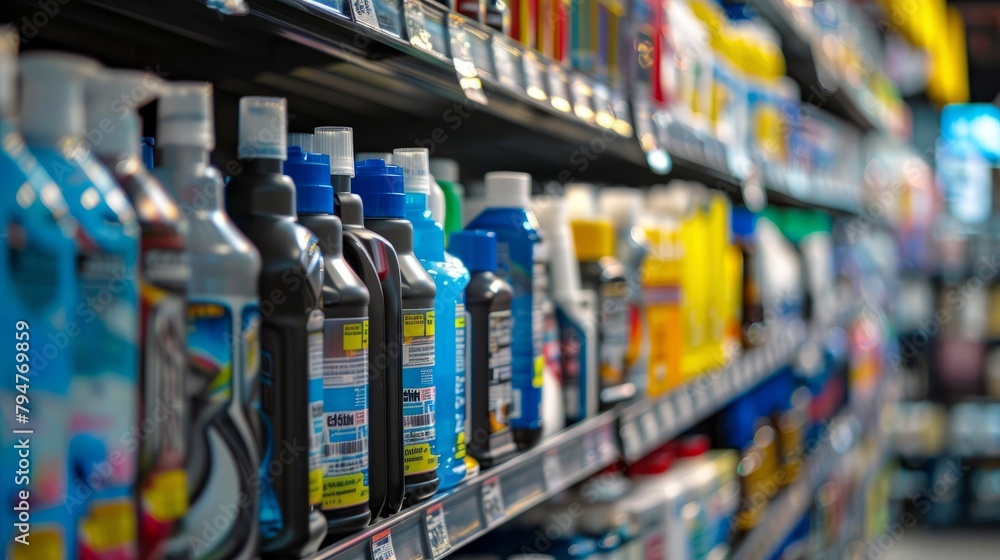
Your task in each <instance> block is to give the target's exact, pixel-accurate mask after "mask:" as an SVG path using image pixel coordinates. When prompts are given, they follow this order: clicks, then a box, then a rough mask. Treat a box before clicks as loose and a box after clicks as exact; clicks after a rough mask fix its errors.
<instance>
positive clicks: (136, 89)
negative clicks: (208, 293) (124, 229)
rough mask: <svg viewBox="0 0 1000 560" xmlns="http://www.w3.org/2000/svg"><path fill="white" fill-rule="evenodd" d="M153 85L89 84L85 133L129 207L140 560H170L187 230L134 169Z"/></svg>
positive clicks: (178, 471)
mask: <svg viewBox="0 0 1000 560" xmlns="http://www.w3.org/2000/svg"><path fill="white" fill-rule="evenodd" d="M160 85H161V83H160V81H159V80H158V79H155V80H154V79H151V77H150V75H148V74H146V73H145V72H140V71H135V70H105V71H103V72H100V73H98V74H96V75H95V76H92V77H91V78H89V79H88V80H87V130H89V131H90V134H89V137H88V140H89V141H90V144H91V146H92V148H93V150H94V154H95V155H97V157H98V158H99V159H100V160H101V161H102V162H103V163H104V164H105V165H106V166H107V167H108V169H109V170H110V171H111V172H112V173H113V174H114V176H115V179H116V180H117V181H118V183H119V184H120V185H121V186H122V188H123V189H125V193H126V194H127V195H128V198H129V202H131V203H132V206H133V207H134V208H135V212H136V216H137V219H138V220H139V229H140V233H141V243H140V251H139V259H140V261H139V303H140V313H141V315H140V319H141V321H142V328H141V329H140V331H139V356H140V359H141V369H140V376H139V390H140V399H139V413H140V415H141V416H142V418H143V419H146V418H152V419H153V420H155V422H152V423H143V424H141V427H142V430H143V437H142V438H140V444H139V492H140V496H141V497H140V499H139V519H140V530H139V554H140V556H141V557H142V558H150V559H157V558H163V557H165V556H166V555H167V547H168V546H169V545H168V541H169V539H170V538H171V537H172V536H174V534H175V532H177V530H178V529H179V528H180V526H181V523H180V520H181V518H182V517H184V514H185V513H186V512H187V507H188V493H187V486H188V484H187V473H186V471H185V459H186V457H187V449H188V437H187V436H188V434H187V433H186V431H185V430H186V428H187V426H189V419H188V415H187V413H188V406H187V394H186V393H185V391H184V388H185V381H186V379H187V375H186V369H187V362H186V359H185V358H186V352H187V343H186V338H187V325H186V319H187V313H186V310H185V304H186V295H187V284H188V281H189V280H190V276H191V270H190V266H189V264H188V259H187V253H186V252H185V250H184V237H185V235H186V234H187V222H186V220H185V219H184V216H183V214H182V212H181V209H180V207H179V206H178V205H177V204H176V203H175V202H174V200H173V199H171V198H170V196H169V195H168V194H167V193H166V191H165V190H164V188H163V185H162V184H160V182H159V181H158V180H156V179H155V178H154V177H153V176H152V175H151V174H150V173H149V171H148V170H147V169H146V168H145V166H143V165H142V164H141V163H140V161H139V152H140V146H139V145H138V144H137V143H136V141H135V140H136V138H138V137H139V134H140V130H139V126H140V125H139V118H138V115H137V114H136V109H137V108H138V107H140V106H142V105H145V104H146V103H149V102H150V101H152V100H153V99H154V98H155V97H156V96H157V95H158V93H159V89H160V88H159V86H160Z"/></svg>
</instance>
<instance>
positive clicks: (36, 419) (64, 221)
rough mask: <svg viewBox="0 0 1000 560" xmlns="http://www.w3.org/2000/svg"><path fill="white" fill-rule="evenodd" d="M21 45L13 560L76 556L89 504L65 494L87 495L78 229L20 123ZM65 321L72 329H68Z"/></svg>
mask: <svg viewBox="0 0 1000 560" xmlns="http://www.w3.org/2000/svg"><path fill="white" fill-rule="evenodd" d="M17 44H18V36H17V34H16V32H14V31H9V30H8V31H3V32H0V138H4V142H3V144H2V146H0V212H2V213H3V222H4V224H3V232H4V235H3V237H4V239H3V243H0V289H2V290H3V293H4V294H6V297H5V298H4V305H3V306H2V307H0V321H2V325H3V332H4V338H5V339H6V340H7V341H9V342H8V343H5V344H4V345H3V348H2V349H0V359H2V360H3V363H4V364H8V365H7V366H6V368H7V371H6V372H5V374H4V376H3V380H2V381H0V398H2V399H3V402H4V403H5V404H4V405H3V419H2V420H0V445H2V446H3V449H4V452H3V453H2V454H0V468H2V469H3V472H4V473H7V476H4V477H2V478H0V503H3V504H4V507H3V508H2V509H0V556H2V557H4V558H14V557H15V553H16V552H17V549H21V550H27V546H25V545H29V546H31V547H33V548H37V549H41V550H45V551H46V552H47V553H49V554H50V555H51V556H52V557H53V558H76V557H77V554H76V550H77V549H76V521H75V520H76V517H77V516H78V515H79V514H80V513H81V512H80V510H81V508H72V509H71V508H67V507H65V500H66V497H67V496H77V495H79V494H78V493H77V491H76V488H75V487H74V485H75V484H76V482H75V477H73V478H72V479H71V475H70V470H69V466H70V461H69V437H67V436H68V434H67V431H66V428H67V426H68V425H69V416H68V411H69V408H70V405H71V402H70V400H69V388H70V379H71V377H72V371H73V367H72V366H73V355H72V353H71V352H70V351H64V348H65V347H64V346H63V347H62V348H61V347H60V345H66V344H69V343H70V342H71V337H72V335H73V334H74V333H75V334H76V335H79V329H80V328H81V323H80V321H79V320H77V319H76V318H75V317H71V315H70V313H71V310H72V309H73V308H74V307H75V306H76V298H77V285H76V255H77V253H76V243H75V239H76V235H77V228H76V224H75V223H74V221H73V219H72V217H71V216H70V213H69V209H68V207H67V205H66V201H65V200H64V199H63V197H62V195H61V194H60V193H59V189H58V187H57V186H56V185H55V183H53V182H52V179H51V177H49V175H48V173H46V172H45V170H44V169H42V167H41V166H40V165H39V164H38V161H37V160H35V157H34V156H33V155H32V154H31V153H30V152H29V151H28V149H27V146H26V145H25V141H24V139H23V138H22V137H21V134H20V132H18V131H17V129H16V128H15V126H14V118H13V115H14V109H15V103H16V99H15V90H16V87H15V86H16V84H17V50H16V45H17ZM67 319H71V320H72V321H73V323H72V328H73V331H70V332H67V329H68V328H69V327H70V322H69V321H67ZM32 412H33V413H32ZM19 414H21V415H22V416H21V417H20V418H19V417H18V415H19ZM15 430H33V431H34V433H35V434H38V436H37V437H36V436H34V434H32V433H23V434H20V433H15ZM28 446H30V449H29V450H26V451H21V450H22V449H24V448H26V447H28ZM22 452H24V453H29V452H30V459H31V462H32V464H33V466H34V469H33V470H32V471H31V472H30V473H28V472H27V471H25V472H22V473H18V472H17V471H18V470H19V468H20V467H19V466H18V462H19V460H20V459H21V456H20V454H21V453H22ZM29 474H30V476H28V475H29ZM23 498H28V499H23ZM29 500H30V501H29ZM29 522H30V523H29ZM15 538H16V539H18V540H17V541H15ZM29 543H30V544H29Z"/></svg>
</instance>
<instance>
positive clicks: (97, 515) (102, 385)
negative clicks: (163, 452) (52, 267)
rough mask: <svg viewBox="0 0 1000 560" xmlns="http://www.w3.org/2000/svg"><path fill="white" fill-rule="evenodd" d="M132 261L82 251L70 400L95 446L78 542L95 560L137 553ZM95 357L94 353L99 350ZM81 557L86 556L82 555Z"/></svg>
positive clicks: (75, 423)
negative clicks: (89, 493)
mask: <svg viewBox="0 0 1000 560" xmlns="http://www.w3.org/2000/svg"><path fill="white" fill-rule="evenodd" d="M134 264H135V263H134V262H132V263H128V262H126V259H125V258H124V255H123V254H115V253H105V252H98V251H96V250H95V251H92V252H84V253H82V254H81V255H80V256H79V258H78V260H77V272H78V282H79V301H78V303H77V307H76V318H77V319H79V320H80V323H81V328H80V335H79V339H78V341H77V342H76V344H75V345H74V346H75V352H74V361H75V372H76V375H74V378H73V381H72V383H71V391H70V398H71V402H72V403H73V405H74V411H73V416H72V418H71V420H70V425H71V431H72V432H73V433H74V434H77V436H78V438H79V440H81V442H83V441H85V440H89V441H86V443H81V445H83V446H87V447H89V449H88V450H87V452H85V453H84V454H85V455H86V457H85V458H83V457H81V459H82V460H83V464H85V465H87V467H85V470H84V471H83V474H84V476H82V477H81V479H82V480H84V481H85V482H86V484H87V485H89V486H90V487H91V488H92V489H93V490H94V492H95V493H94V499H93V500H92V501H91V502H90V504H89V506H88V507H87V514H86V515H85V516H84V518H83V519H82V520H81V524H80V542H81V544H82V545H83V547H84V550H85V551H88V552H87V554H92V555H93V556H92V557H93V558H104V557H107V555H113V554H115V553H118V552H120V551H126V550H130V549H134V547H135V542H136V536H137V527H136V522H135V519H136V515H135V506H134V501H133V498H132V495H131V494H132V486H133V484H134V481H135V478H136V475H137V471H136V469H137V467H138V461H137V454H136V451H137V449H136V448H133V447H132V446H130V445H128V444H129V443H131V441H130V439H129V438H127V437H122V436H123V435H124V434H129V433H133V432H131V430H133V429H134V427H135V420H136V406H128V403H135V402H136V401H135V397H136V383H135V381H136V374H137V372H138V368H139V364H138V355H139V349H138V347H137V341H136V337H137V335H138V330H139V328H138V327H139V325H138V322H137V321H138V317H139V313H138V309H137V308H136V307H137V299H136V295H137V291H136V276H135V267H134ZM95 352H96V353H95ZM81 553H83V552H81Z"/></svg>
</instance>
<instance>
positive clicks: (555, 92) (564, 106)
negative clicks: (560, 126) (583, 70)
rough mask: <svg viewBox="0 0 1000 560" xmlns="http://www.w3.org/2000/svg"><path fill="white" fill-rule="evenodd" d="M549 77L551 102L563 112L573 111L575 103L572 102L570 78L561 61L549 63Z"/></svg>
mask: <svg viewBox="0 0 1000 560" xmlns="http://www.w3.org/2000/svg"><path fill="white" fill-rule="evenodd" d="M547 77H548V80H549V102H550V103H552V107H553V108H554V109H555V110H557V111H561V112H563V113H569V112H571V111H572V110H573V104H572V103H571V102H570V95H569V78H568V77H567V76H566V70H564V69H563V67H562V65H560V64H559V63H557V62H553V63H551V64H549V72H548V74H547Z"/></svg>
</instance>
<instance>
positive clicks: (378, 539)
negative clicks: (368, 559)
mask: <svg viewBox="0 0 1000 560" xmlns="http://www.w3.org/2000/svg"><path fill="white" fill-rule="evenodd" d="M372 560H396V551H395V550H393V548H392V534H391V530H390V529H386V530H385V531H382V532H379V533H376V534H375V535H374V536H373V537H372Z"/></svg>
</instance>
